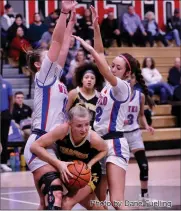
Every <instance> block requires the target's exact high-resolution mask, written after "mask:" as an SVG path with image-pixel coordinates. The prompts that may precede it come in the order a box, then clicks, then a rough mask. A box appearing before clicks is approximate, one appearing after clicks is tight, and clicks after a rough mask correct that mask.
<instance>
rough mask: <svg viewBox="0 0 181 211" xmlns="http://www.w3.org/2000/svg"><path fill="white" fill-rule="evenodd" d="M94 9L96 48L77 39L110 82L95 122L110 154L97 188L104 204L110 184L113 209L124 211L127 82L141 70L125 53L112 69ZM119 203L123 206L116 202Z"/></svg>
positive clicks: (127, 158) (117, 58) (99, 103)
mask: <svg viewBox="0 0 181 211" xmlns="http://www.w3.org/2000/svg"><path fill="white" fill-rule="evenodd" d="M91 10H92V17H93V27H94V45H95V49H94V48H93V47H92V46H90V45H88V44H87V43H86V42H85V41H84V40H83V39H81V38H79V37H76V36H75V38H76V39H77V40H79V41H80V43H81V44H82V46H83V47H84V48H85V49H86V50H87V51H89V52H90V53H91V54H92V56H93V58H94V59H95V62H96V64H97V66H98V68H99V71H100V73H101V74H102V75H103V76H104V78H105V79H106V80H107V82H108V83H107V84H106V86H105V87H104V88H103V90H102V91H101V94H100V97H99V100H98V103H97V106H96V118H95V122H94V129H95V131H96V132H97V133H98V134H99V135H100V136H102V138H103V139H104V140H105V141H106V143H107V145H108V155H107V156H106V157H105V159H104V160H103V162H102V171H103V172H102V173H103V174H104V176H103V177H102V178H101V182H100V185H99V188H98V189H97V190H98V191H97V196H98V198H99V200H100V201H103V200H105V198H106V190H107V181H108V187H109V191H110V201H111V203H112V206H113V207H114V208H115V209H123V208H125V207H124V189H125V175H126V169H127V166H128V161H129V146H128V143H127V140H126V138H124V136H123V126H124V120H125V119H126V113H127V110H128V104H129V101H130V96H131V89H130V85H129V84H128V82H127V79H128V77H129V76H130V73H131V72H134V70H135V69H137V61H136V60H135V59H134V58H133V57H132V56H131V55H129V54H126V53H125V54H121V55H119V56H117V57H116V58H114V59H113V61H112V64H111V67H109V66H108V64H107V61H106V59H105V56H104V48H103V44H102V39H101V34H100V28H99V24H98V21H97V20H98V17H97V14H96V11H95V9H94V8H93V7H91ZM105 174H107V175H105ZM106 176H107V179H106ZM116 201H117V202H120V203H115V202H116Z"/></svg>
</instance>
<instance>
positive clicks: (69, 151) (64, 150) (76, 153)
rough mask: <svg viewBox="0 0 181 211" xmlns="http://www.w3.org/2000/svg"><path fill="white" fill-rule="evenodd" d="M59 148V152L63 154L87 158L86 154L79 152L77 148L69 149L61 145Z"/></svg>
mask: <svg viewBox="0 0 181 211" xmlns="http://www.w3.org/2000/svg"><path fill="white" fill-rule="evenodd" d="M59 149H60V152H61V153H62V154H65V155H70V156H76V157H77V158H80V159H86V158H88V154H84V153H81V152H79V151H77V150H73V149H69V148H67V147H62V146H60V148H59Z"/></svg>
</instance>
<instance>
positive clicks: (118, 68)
mask: <svg viewBox="0 0 181 211" xmlns="http://www.w3.org/2000/svg"><path fill="white" fill-rule="evenodd" d="M125 71H126V63H125V61H124V59H123V58H121V57H116V58H115V59H114V60H113V61H112V65H111V72H112V74H113V75H114V76H116V77H118V78H120V79H124V74H125Z"/></svg>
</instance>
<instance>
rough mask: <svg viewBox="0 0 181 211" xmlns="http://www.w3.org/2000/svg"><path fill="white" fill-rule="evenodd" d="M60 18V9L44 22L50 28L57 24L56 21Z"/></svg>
mask: <svg viewBox="0 0 181 211" xmlns="http://www.w3.org/2000/svg"><path fill="white" fill-rule="evenodd" d="M59 16H60V9H56V10H54V12H52V13H51V14H50V15H49V16H47V17H46V18H45V20H44V24H45V25H47V26H48V27H49V26H50V24H51V23H56V20H57V19H58V17H59Z"/></svg>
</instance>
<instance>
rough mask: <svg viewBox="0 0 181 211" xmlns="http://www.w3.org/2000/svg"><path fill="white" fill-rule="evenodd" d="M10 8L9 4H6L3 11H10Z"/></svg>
mask: <svg viewBox="0 0 181 211" xmlns="http://www.w3.org/2000/svg"><path fill="white" fill-rule="evenodd" d="M11 7H12V6H11V5H10V4H6V5H5V6H4V9H5V10H8V9H10V8H11Z"/></svg>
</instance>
